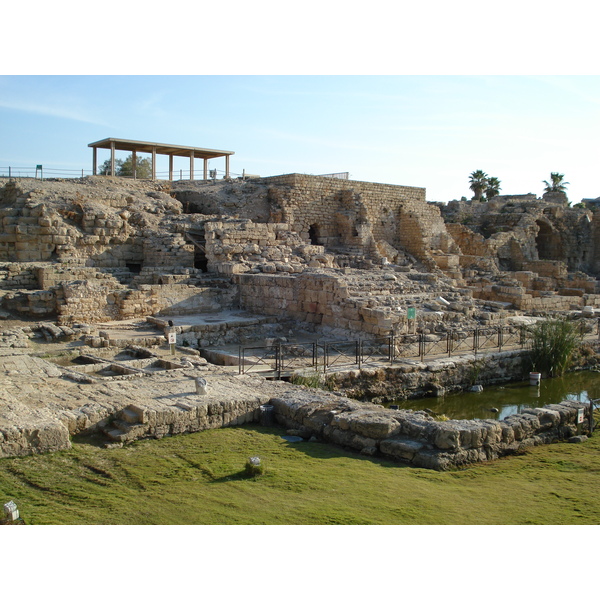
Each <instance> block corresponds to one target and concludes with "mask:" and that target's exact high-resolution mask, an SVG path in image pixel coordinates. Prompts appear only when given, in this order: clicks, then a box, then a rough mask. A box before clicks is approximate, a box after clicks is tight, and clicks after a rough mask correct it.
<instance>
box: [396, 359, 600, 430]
mask: <svg viewBox="0 0 600 600" xmlns="http://www.w3.org/2000/svg"><path fill="white" fill-rule="evenodd" d="M590 399H592V400H594V401H600V400H599V399H600V373H598V372H596V371H579V372H577V373H569V374H568V375H565V376H564V377H557V378H554V379H542V381H541V383H540V385H539V386H532V385H529V381H523V382H519V383H510V384H507V385H504V386H497V387H489V388H484V390H483V392H478V393H477V392H467V393H464V394H452V395H448V396H443V397H440V398H418V399H415V400H406V401H404V402H402V403H401V404H399V407H400V408H409V409H412V410H423V409H425V408H428V409H430V410H432V411H434V412H435V413H436V414H438V415H442V414H443V415H446V416H447V417H449V418H450V419H504V418H506V417H508V416H509V415H512V414H514V413H517V412H520V411H521V410H523V409H524V408H537V407H542V406H545V405H546V404H558V403H559V402H562V401H563V400H578V401H581V402H589V401H590ZM492 409H497V411H498V412H495V411H493V410H492Z"/></svg>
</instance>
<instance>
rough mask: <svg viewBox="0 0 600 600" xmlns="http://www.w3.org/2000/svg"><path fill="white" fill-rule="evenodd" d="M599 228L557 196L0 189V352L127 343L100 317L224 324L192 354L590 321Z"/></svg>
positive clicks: (257, 182) (63, 185) (299, 187)
mask: <svg viewBox="0 0 600 600" xmlns="http://www.w3.org/2000/svg"><path fill="white" fill-rule="evenodd" d="M599 220H600V219H599V218H598V217H597V216H596V214H595V213H594V212H592V211H590V210H588V209H586V208H585V207H583V205H576V206H574V207H570V206H569V205H568V203H567V202H566V198H565V196H564V195H563V194H558V195H556V194H546V195H545V196H544V197H542V198H537V197H535V196H534V195H531V194H529V195H524V196H499V197H496V198H494V199H492V200H491V201H490V202H485V203H473V202H469V201H460V202H458V201H452V202H449V203H448V204H447V205H438V204H434V203H428V202H427V201H426V196H425V189H423V188H415V187H407V186H399V185H386V184H378V183H369V182H359V181H347V180H339V179H333V178H326V177H318V176H310V175H300V174H289V175H282V176H276V177H265V178H254V179H250V180H223V181H210V182H205V181H174V182H148V181H135V180H127V179H120V178H111V177H87V178H83V179H79V180H47V181H40V180H34V179H22V180H18V181H12V180H11V181H8V182H7V183H5V185H4V186H3V187H2V188H0V311H1V312H0V316H3V317H4V318H6V319H7V322H8V323H12V321H13V320H25V321H29V323H27V324H24V325H23V324H20V326H13V327H10V328H3V329H2V331H1V332H0V333H1V334H2V335H1V336H0V350H2V349H4V351H3V353H4V356H9V355H11V354H14V353H17V354H19V353H27V352H31V344H32V342H34V341H35V340H36V339H42V340H50V341H62V342H65V341H73V340H80V341H82V342H83V344H84V345H85V346H86V347H91V348H96V349H98V348H106V347H110V346H119V345H122V346H125V345H127V343H129V342H127V343H125V342H123V343H121V341H120V340H118V339H116V338H114V337H113V336H111V335H110V331H109V333H107V329H108V330H110V325H108V326H107V325H106V323H113V324H114V323H115V322H123V323H124V324H126V323H128V322H130V321H132V320H137V321H138V322H139V321H140V320H144V319H145V323H146V325H147V327H148V328H149V329H154V334H152V333H150V332H149V333H148V335H146V336H145V337H144V339H145V340H146V342H141V343H142V345H143V344H146V345H150V346H152V345H157V344H158V343H159V342H160V341H164V336H163V331H162V330H163V329H165V328H166V325H167V322H168V321H169V320H170V319H172V318H176V317H178V316H182V315H204V316H205V317H206V316H207V315H222V314H225V313H231V314H234V313H235V314H236V315H237V319H238V320H237V322H236V326H231V327H229V326H226V325H223V324H221V325H217V326H210V325H209V324H208V323H205V324H204V325H205V326H203V327H200V328H199V329H198V330H197V332H196V333H194V332H193V331H192V330H191V329H190V330H189V331H188V333H187V334H186V335H187V337H185V338H184V339H185V340H186V343H188V344H189V345H191V346H194V345H195V346H205V347H207V346H212V345H217V344H223V343H230V344H235V343H238V344H241V343H247V342H249V341H257V340H264V339H265V338H266V337H273V336H277V335H279V336H285V335H289V333H288V332H290V331H293V332H294V333H296V334H297V333H298V332H301V331H302V332H306V333H307V334H316V335H319V336H322V337H328V338H330V339H341V340H353V339H358V338H364V337H367V338H368V337H370V336H371V337H375V336H383V335H388V334H389V333H390V332H403V331H408V329H409V327H410V325H411V324H412V325H413V327H414V328H415V329H416V330H417V331H421V332H423V333H427V334H435V333H443V332H448V331H460V330H464V329H472V328H475V327H479V326H482V325H487V324H490V323H491V322H493V323H496V324H513V323H517V322H519V319H522V318H523V317H524V316H532V315H533V316H535V315H547V314H556V313H566V312H572V311H577V312H578V313H580V314H583V315H584V316H587V317H593V316H594V314H595V309H596V308H597V307H600V288H599V285H598V279H597V276H598V274H599V272H600V254H599V252H600V251H599V250H596V249H597V248H600V245H599V244H598V243H597V241H598V236H599V226H598V223H599ZM410 309H414V310H416V315H417V318H416V322H415V321H413V322H412V323H411V322H410V320H409V318H408V315H409V310H410ZM207 320H208V319H207ZM0 323H1V322H0ZM124 326H127V325H124ZM135 326H136V327H137V326H139V325H135ZM131 327H134V325H131ZM157 327H158V330H157V329H156V328H157ZM180 333H182V332H180ZM147 340H150V341H149V342H148V341H147ZM204 363H206V361H204ZM196 366H199V363H197V365H196ZM9 372H10V371H9V370H7V371H6V373H9ZM79 385H83V383H82V382H81V381H80V382H79ZM7 393H8V392H6V390H5V395H6V394H7ZM4 400H5V402H8V403H9V404H10V402H11V401H15V402H17V401H18V397H6V398H4ZM122 408H123V407H121V409H122ZM253 410H256V407H255V408H254V409H253ZM100 413H102V411H100ZM100 413H98V419H97V421H98V422H100V421H101V420H102V419H105V418H106V414H104V413H102V414H100ZM86 418H87V417H86ZM88 421H89V419H88ZM92 421H93V419H92ZM90 427H91V425H90V423H89V422H87V421H86V426H85V427H80V428H79V429H78V428H77V427H68V430H69V432H70V433H71V434H72V433H77V432H78V431H82V430H89V429H90ZM0 429H1V427H0ZM92 429H93V427H92ZM4 436H5V438H3V439H8V438H7V437H6V430H5V432H4ZM0 442H1V439H0ZM19 452H20V451H19ZM9 454H10V452H9Z"/></svg>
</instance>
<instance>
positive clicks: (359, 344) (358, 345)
mask: <svg viewBox="0 0 600 600" xmlns="http://www.w3.org/2000/svg"><path fill="white" fill-rule="evenodd" d="M361 358H362V340H357V341H356V364H357V365H358V368H359V369H360V364H361Z"/></svg>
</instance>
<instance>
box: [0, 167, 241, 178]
mask: <svg viewBox="0 0 600 600" xmlns="http://www.w3.org/2000/svg"><path fill="white" fill-rule="evenodd" d="M212 171H214V172H216V177H215V178H216V179H217V180H218V179H222V178H223V177H224V176H225V174H226V172H225V171H221V170H218V169H211V172H212ZM93 174H94V173H93V171H92V170H91V169H58V168H51V167H48V168H46V167H43V168H42V169H39V168H38V167H35V166H33V167H32V166H29V167H12V166H8V167H0V179H41V180H43V179H83V178H84V177H88V176H92V175H93ZM96 175H97V176H98V177H101V176H107V175H106V174H101V173H99V172H96ZM229 176H230V177H232V178H236V177H239V178H243V177H244V174H243V173H232V172H230V173H229ZM117 177H122V178H123V179H133V177H131V176H128V175H117ZM189 177H190V170H189V169H173V179H174V180H177V179H189ZM194 177H195V180H197V181H213V178H211V177H209V178H208V179H206V180H205V179H204V170H203V169H194ZM137 179H142V180H143V179H146V180H149V179H150V178H149V177H145V178H144V177H137ZM156 179H164V180H168V179H169V171H168V170H166V171H158V170H157V171H156Z"/></svg>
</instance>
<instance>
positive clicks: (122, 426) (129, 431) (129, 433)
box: [103, 420, 147, 442]
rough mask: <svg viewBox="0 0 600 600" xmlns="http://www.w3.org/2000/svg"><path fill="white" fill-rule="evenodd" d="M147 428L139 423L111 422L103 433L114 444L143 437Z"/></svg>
mask: <svg viewBox="0 0 600 600" xmlns="http://www.w3.org/2000/svg"><path fill="white" fill-rule="evenodd" d="M146 429H147V427H146V426H145V425H143V424H141V423H136V424H132V423H127V422H125V421H121V420H115V421H113V422H112V423H111V424H110V426H108V427H106V428H105V429H103V431H104V433H105V434H106V435H107V436H108V437H109V438H110V439H111V440H113V441H115V442H128V441H131V440H136V439H138V438H140V437H143V434H144V433H145V431H146Z"/></svg>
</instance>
